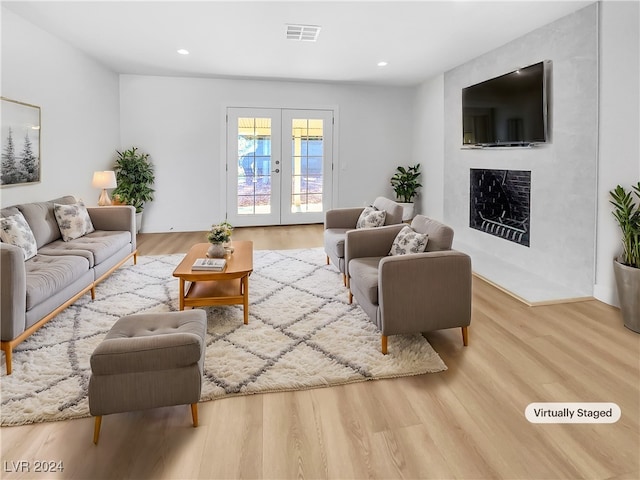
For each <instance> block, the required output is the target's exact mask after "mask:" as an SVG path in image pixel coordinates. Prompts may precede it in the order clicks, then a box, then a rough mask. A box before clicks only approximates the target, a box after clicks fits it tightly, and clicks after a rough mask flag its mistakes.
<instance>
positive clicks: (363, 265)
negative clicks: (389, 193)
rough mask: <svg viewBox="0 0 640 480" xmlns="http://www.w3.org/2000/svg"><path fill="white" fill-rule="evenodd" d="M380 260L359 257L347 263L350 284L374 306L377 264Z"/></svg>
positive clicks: (375, 301)
mask: <svg viewBox="0 0 640 480" xmlns="http://www.w3.org/2000/svg"><path fill="white" fill-rule="evenodd" d="M382 258H384V257H361V258H354V259H353V260H351V261H350V262H349V277H351V278H350V281H351V284H352V285H353V286H354V287H356V288H357V289H358V290H359V291H360V292H362V294H363V295H364V296H365V297H366V298H367V300H369V302H371V303H373V304H374V305H377V304H378V264H379V263H380V260H381V259H382Z"/></svg>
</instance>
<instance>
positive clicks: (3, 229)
mask: <svg viewBox="0 0 640 480" xmlns="http://www.w3.org/2000/svg"><path fill="white" fill-rule="evenodd" d="M0 222H1V223H0V238H1V239H2V241H3V242H5V243H9V244H11V245H15V246H16V247H20V248H22V250H23V253H24V259H25V260H29V259H30V258H31V257H35V256H36V253H38V245H37V243H36V237H34V236H33V232H32V231H31V227H29V224H28V223H27V221H26V220H25V219H24V216H23V215H22V213H16V214H15V215H9V216H8V217H2V219H0Z"/></svg>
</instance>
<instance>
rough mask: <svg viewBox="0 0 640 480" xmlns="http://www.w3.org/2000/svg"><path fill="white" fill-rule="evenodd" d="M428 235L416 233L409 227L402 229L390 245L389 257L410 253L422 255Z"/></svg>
mask: <svg viewBox="0 0 640 480" xmlns="http://www.w3.org/2000/svg"><path fill="white" fill-rule="evenodd" d="M428 240H429V235H428V234H426V233H418V232H416V231H415V230H414V229H413V228H411V227H410V226H408V225H407V226H406V227H403V228H402V230H400V231H399V232H398V234H397V235H396V238H395V239H394V240H393V244H391V250H390V251H389V255H407V254H410V253H422V252H424V249H425V248H426V246H427V241H428Z"/></svg>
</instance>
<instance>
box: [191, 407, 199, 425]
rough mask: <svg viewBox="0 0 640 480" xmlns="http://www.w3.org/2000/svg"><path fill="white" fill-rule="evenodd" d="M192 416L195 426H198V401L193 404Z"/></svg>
mask: <svg viewBox="0 0 640 480" xmlns="http://www.w3.org/2000/svg"><path fill="white" fill-rule="evenodd" d="M191 418H192V419H193V426H194V427H197V426H198V404H197V403H192V404H191Z"/></svg>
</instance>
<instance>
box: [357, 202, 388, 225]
mask: <svg viewBox="0 0 640 480" xmlns="http://www.w3.org/2000/svg"><path fill="white" fill-rule="evenodd" d="M386 218H387V212H386V211H385V210H378V209H377V208H376V207H365V208H364V210H363V211H362V213H361V214H360V217H358V221H357V222H356V228H374V227H381V226H382V225H384V220H385V219H386Z"/></svg>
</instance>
